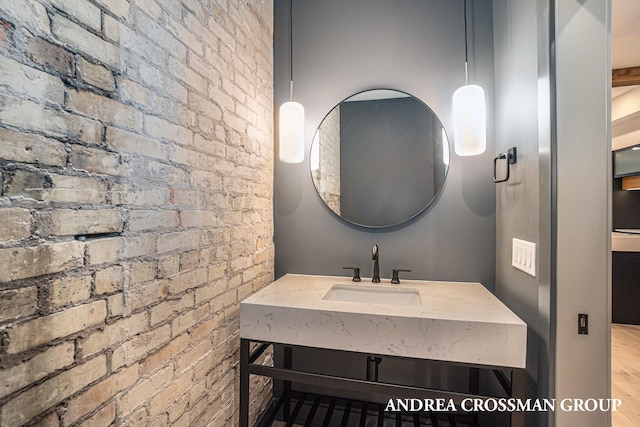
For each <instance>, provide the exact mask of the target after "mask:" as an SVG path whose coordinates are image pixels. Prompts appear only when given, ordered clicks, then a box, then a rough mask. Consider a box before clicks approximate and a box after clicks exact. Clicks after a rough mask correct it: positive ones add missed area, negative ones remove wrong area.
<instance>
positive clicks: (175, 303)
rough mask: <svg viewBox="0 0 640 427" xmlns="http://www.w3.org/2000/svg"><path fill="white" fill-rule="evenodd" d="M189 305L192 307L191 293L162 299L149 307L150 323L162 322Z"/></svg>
mask: <svg viewBox="0 0 640 427" xmlns="http://www.w3.org/2000/svg"><path fill="white" fill-rule="evenodd" d="M189 307H193V294H185V295H183V296H182V297H181V298H180V299H172V300H168V301H164V302H162V303H160V304H158V305H156V306H154V307H152V308H151V310H150V312H151V317H150V319H151V325H155V324H157V323H160V322H163V321H165V320H167V319H169V318H171V317H173V316H175V315H176V314H178V313H180V312H181V311H183V310H184V309H186V308H189Z"/></svg>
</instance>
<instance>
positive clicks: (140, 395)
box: [119, 367, 173, 425]
mask: <svg viewBox="0 0 640 427" xmlns="http://www.w3.org/2000/svg"><path fill="white" fill-rule="evenodd" d="M172 377H173V368H172V367H166V368H164V369H162V370H160V371H158V372H157V373H155V374H154V375H152V376H151V377H149V378H148V379H147V380H145V381H143V382H141V383H140V384H138V385H136V386H135V387H133V388H132V389H131V390H129V391H128V392H126V393H125V394H123V395H122V396H121V397H120V399H119V401H120V411H121V413H122V415H126V414H128V413H129V412H131V411H132V410H134V409H135V408H137V407H138V406H139V405H141V404H142V403H143V402H144V401H145V400H146V399H148V398H149V397H152V396H154V395H155V394H156V393H157V392H158V391H159V390H160V389H161V387H162V386H163V385H164V384H166V383H168V382H169V381H171V378H172ZM134 425H135V424H134Z"/></svg>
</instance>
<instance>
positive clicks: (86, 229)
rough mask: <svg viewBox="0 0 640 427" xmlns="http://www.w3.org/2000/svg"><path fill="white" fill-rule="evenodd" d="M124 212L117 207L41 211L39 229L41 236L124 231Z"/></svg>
mask: <svg viewBox="0 0 640 427" xmlns="http://www.w3.org/2000/svg"><path fill="white" fill-rule="evenodd" d="M122 227H123V219H122V213H121V212H120V211H119V210H115V209H100V210H75V209H56V210H53V211H46V212H40V213H39V215H38V225H37V230H38V233H39V234H40V235H41V236H51V235H54V236H66V235H85V234H101V233H114V232H120V231H122Z"/></svg>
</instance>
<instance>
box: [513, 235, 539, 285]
mask: <svg viewBox="0 0 640 427" xmlns="http://www.w3.org/2000/svg"><path fill="white" fill-rule="evenodd" d="M511 265H513V266H514V267H515V268H517V269H520V270H522V271H524V272H525V273H527V274H530V275H532V276H533V277H535V276H536V244H535V243H531V242H527V241H526V240H520V239H515V238H514V239H513V245H512V248H511Z"/></svg>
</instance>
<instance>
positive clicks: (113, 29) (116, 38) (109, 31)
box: [103, 14, 122, 43]
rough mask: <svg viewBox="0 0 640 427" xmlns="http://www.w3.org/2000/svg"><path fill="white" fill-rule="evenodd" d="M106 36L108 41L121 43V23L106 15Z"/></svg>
mask: <svg viewBox="0 0 640 427" xmlns="http://www.w3.org/2000/svg"><path fill="white" fill-rule="evenodd" d="M103 19H104V35H105V36H106V37H107V39H108V40H111V41H113V42H116V43H119V42H120V25H122V24H120V22H118V21H117V20H116V19H114V18H112V17H111V16H109V15H107V14H104V15H103Z"/></svg>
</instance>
